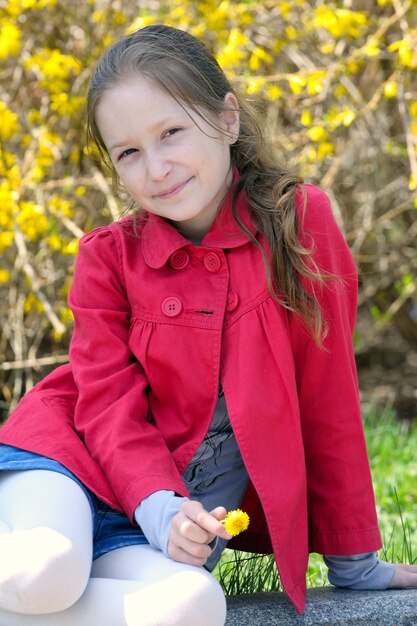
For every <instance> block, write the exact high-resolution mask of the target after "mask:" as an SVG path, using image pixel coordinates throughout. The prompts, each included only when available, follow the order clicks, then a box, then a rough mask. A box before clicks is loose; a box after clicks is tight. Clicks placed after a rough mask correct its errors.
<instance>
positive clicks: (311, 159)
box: [0, 0, 417, 421]
mask: <svg viewBox="0 0 417 626" xmlns="http://www.w3.org/2000/svg"><path fill="white" fill-rule="evenodd" d="M154 22H164V23H167V24H170V25H173V26H177V27H180V28H184V29H186V30H188V31H189V32H190V33H192V34H194V35H196V36H198V37H199V38H201V39H202V40H203V41H204V42H205V44H206V45H207V46H208V47H209V48H211V49H212V50H213V51H214V53H215V55H216V57H217V59H218V61H219V62H220V64H221V65H222V66H223V68H224V69H225V70H226V73H227V74H228V75H229V77H230V78H231V79H232V81H234V84H235V85H236V87H237V89H238V90H239V91H240V92H241V93H243V94H245V95H246V97H247V98H249V99H250V100H251V101H253V102H254V103H255V104H256V106H257V108H258V111H259V114H260V115H262V116H263V117H264V118H266V119H267V122H268V127H269V131H270V134H271V138H272V141H273V143H274V146H275V149H276V150H277V151H278V153H279V154H280V155H281V157H282V159H283V160H284V161H286V162H287V163H288V164H289V165H291V166H294V167H296V168H297V169H298V171H299V172H300V173H301V175H302V176H304V177H305V178H306V179H307V180H308V181H309V182H312V183H314V184H318V185H319V186H321V187H322V188H323V189H324V190H325V191H326V192H327V193H329V194H330V196H331V199H332V203H333V208H334V212H335V215H336V218H337V220H338V221H339V224H340V225H341V227H342V229H343V231H344V233H345V235H346V238H347V240H348V243H349V245H350V247H351V249H352V251H353V253H354V256H355V259H356V262H357V265H358V269H359V276H360V296H359V310H358V324H357V332H356V337H355V351H356V357H357V364H358V370H359V378H360V387H361V399H362V403H363V407H364V411H365V412H367V413H370V412H371V413H384V412H386V411H391V412H393V413H395V415H396V416H397V418H399V419H400V420H403V421H404V420H410V419H412V418H414V417H416V416H417V293H416V267H417V251H416V244H415V242H416V238H417V192H416V189H417V27H416V26H417V1H416V0H345V2H330V1H327V0H322V1H318V2H314V1H313V0H291V1H282V0H273V1H271V2H269V1H265V2H258V1H256V0H255V1H254V0H245V1H242V2H232V1H229V0H206V1H198V0H171V1H170V2H164V1H162V0H161V1H160V0H147V1H146V0H145V1H140V0H138V1H133V0H82V1H74V0H67V1H66V0H0V255H1V256H0V315H1V320H0V391H1V393H0V408H1V418H0V421H1V419H5V418H6V416H7V415H8V413H9V411H10V409H13V408H14V406H15V405H16V403H17V401H18V400H19V398H20V397H21V395H22V394H23V393H25V392H26V391H27V390H29V389H30V388H31V387H32V386H33V385H34V384H35V383H36V382H37V381H38V380H39V379H40V378H42V377H43V376H45V375H46V374H47V373H48V372H49V371H51V369H53V368H54V367H56V366H57V365H59V364H60V363H64V362H66V360H67V351H68V341H69V337H70V333H71V325H72V317H71V313H70V311H69V309H68V307H67V304H66V297H67V293H68V288H69V286H70V284H71V277H72V267H73V263H74V257H75V255H76V252H77V242H78V239H79V237H80V236H82V235H83V234H84V233H85V232H87V231H89V230H91V229H92V228H94V227H96V226H99V225H101V224H105V223H108V222H109V221H111V220H116V219H118V217H119V215H120V213H121V212H122V211H123V209H124V208H125V206H124V204H123V202H122V201H121V200H120V199H118V198H117V197H116V196H115V195H114V194H113V193H112V190H111V185H110V181H109V179H108V175H107V172H106V171H105V170H103V169H102V168H101V167H100V164H99V163H98V162H97V161H96V159H95V158H94V155H92V156H91V155H90V156H88V155H87V152H86V149H85V138H84V132H85V112H84V103H85V98H84V96H85V93H86V87H87V83H88V78H89V74H90V71H91V67H92V65H93V64H94V62H95V61H96V60H97V58H98V56H99V54H100V53H101V51H102V49H103V47H104V46H105V45H108V44H110V43H111V42H112V41H113V40H115V39H117V38H119V37H120V36H121V35H123V34H124V33H125V32H126V31H128V30H130V29H135V28H139V27H142V26H145V25H147V24H151V23H154Z"/></svg>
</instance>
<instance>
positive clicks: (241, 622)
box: [226, 587, 417, 626]
mask: <svg viewBox="0 0 417 626" xmlns="http://www.w3.org/2000/svg"><path fill="white" fill-rule="evenodd" d="M227 607H228V610H227V619H226V626H258V625H259V626H365V625H366V626H416V625H417V590H415V589H406V590H396V589H395V590H389V591H350V590H342V589H336V588H335V587H323V588H320V589H309V590H308V591H307V606H306V610H305V611H304V613H303V614H302V615H298V613H297V612H296V610H295V609H294V607H293V606H292V604H290V602H289V601H288V600H287V599H286V597H285V595H284V594H283V593H279V592H278V593H253V594H248V595H242V596H229V597H228V598H227Z"/></svg>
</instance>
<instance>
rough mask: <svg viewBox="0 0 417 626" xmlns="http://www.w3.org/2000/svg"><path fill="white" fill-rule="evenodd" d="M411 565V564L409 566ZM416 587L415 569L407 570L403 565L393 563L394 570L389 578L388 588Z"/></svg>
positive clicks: (416, 573)
mask: <svg viewBox="0 0 417 626" xmlns="http://www.w3.org/2000/svg"><path fill="white" fill-rule="evenodd" d="M411 567H413V566H411ZM416 587H417V572H416V571H415V570H411V571H410V570H409V569H408V568H405V567H404V566H402V567H398V565H395V572H394V575H393V577H392V579H391V582H390V584H389V585H388V589H406V588H413V589H415V588H416Z"/></svg>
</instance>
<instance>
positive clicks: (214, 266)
mask: <svg viewBox="0 0 417 626" xmlns="http://www.w3.org/2000/svg"><path fill="white" fill-rule="evenodd" d="M220 265H221V261H220V259H219V257H218V256H217V254H216V253H215V252H207V254H206V256H205V257H204V266H205V268H206V269H207V270H208V271H209V272H218V271H219V269H220Z"/></svg>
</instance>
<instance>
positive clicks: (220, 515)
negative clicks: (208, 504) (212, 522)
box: [210, 506, 227, 521]
mask: <svg viewBox="0 0 417 626" xmlns="http://www.w3.org/2000/svg"><path fill="white" fill-rule="evenodd" d="M210 515H214V517H215V518H216V519H218V520H219V521H221V520H222V519H224V518H225V517H226V515H227V509H225V508H224V506H217V507H216V508H215V509H213V510H212V511H210Z"/></svg>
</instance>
